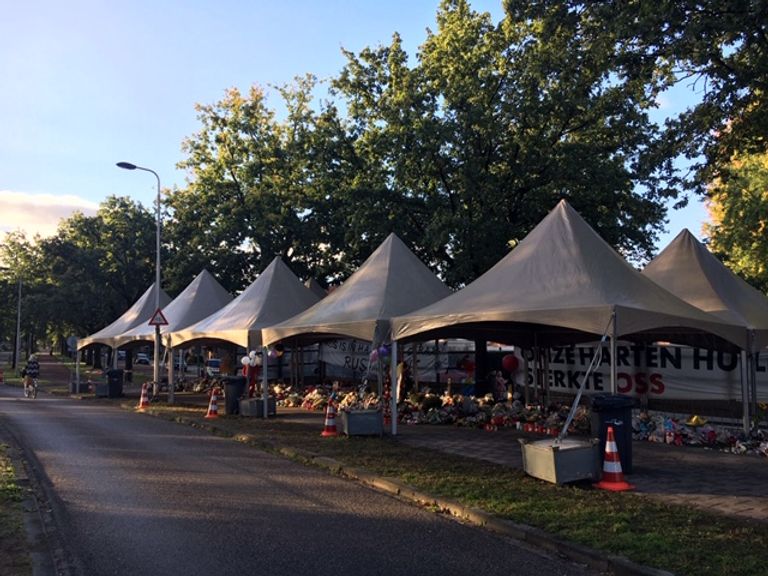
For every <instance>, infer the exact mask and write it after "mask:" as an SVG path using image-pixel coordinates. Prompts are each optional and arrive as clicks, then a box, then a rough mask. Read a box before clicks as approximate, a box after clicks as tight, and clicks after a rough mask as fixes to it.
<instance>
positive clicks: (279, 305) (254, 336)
mask: <svg viewBox="0 0 768 576" xmlns="http://www.w3.org/2000/svg"><path fill="white" fill-rule="evenodd" d="M317 301H318V297H317V296H316V295H315V294H313V293H312V291H311V290H309V289H308V288H307V287H306V286H304V285H303V284H302V283H301V281H300V280H299V279H298V278H297V277H296V275H295V274H294V273H293V272H291V270H290V268H288V266H286V265H285V263H284V262H283V261H282V260H281V259H280V258H279V257H277V258H275V259H274V260H272V262H271V263H270V265H269V266H267V268H266V269H265V270H264V271H263V272H262V273H261V274H260V275H259V277H258V278H257V279H256V280H255V281H254V282H253V283H252V284H251V285H250V286H248V288H246V289H245V290H244V291H243V292H242V293H241V294H240V295H239V296H238V297H237V298H235V299H234V300H232V301H231V302H230V303H229V304H227V305H226V306H224V307H223V308H221V309H219V310H218V311H217V312H214V313H213V314H211V315H210V316H207V317H206V318H203V319H202V320H200V321H198V322H196V323H194V324H192V325H190V326H187V327H185V328H183V329H181V330H177V331H174V332H171V344H172V345H173V346H174V347H176V346H179V345H181V344H190V343H192V342H195V343H200V344H202V343H214V342H222V341H223V342H230V343H232V344H236V345H238V346H241V347H243V348H246V349H250V350H253V349H256V348H259V347H260V346H261V343H262V337H261V331H262V328H264V327H265V326H269V325H270V324H276V323H278V322H281V321H282V320H285V319H286V318H289V317H291V316H293V315H294V314H296V313H298V312H300V311H302V310H304V309H306V308H307V307H308V306H311V305H312V304H314V303H315V302H317Z"/></svg>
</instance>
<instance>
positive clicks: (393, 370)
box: [389, 340, 397, 436]
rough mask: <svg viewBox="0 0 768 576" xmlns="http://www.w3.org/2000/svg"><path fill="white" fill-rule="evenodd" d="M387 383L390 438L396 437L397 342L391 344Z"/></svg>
mask: <svg viewBox="0 0 768 576" xmlns="http://www.w3.org/2000/svg"><path fill="white" fill-rule="evenodd" d="M389 381H390V382H391V383H392V384H391V385H390V390H391V391H392V399H391V400H390V402H391V413H392V430H391V432H392V436H397V340H395V341H393V342H392V359H391V361H390V363H389Z"/></svg>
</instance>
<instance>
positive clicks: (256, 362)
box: [240, 350, 261, 367]
mask: <svg viewBox="0 0 768 576" xmlns="http://www.w3.org/2000/svg"><path fill="white" fill-rule="evenodd" d="M240 362H241V363H242V365H243V366H251V367H253V366H261V356H259V355H258V353H257V352H256V350H251V351H250V352H249V353H248V356H243V357H242V358H241V359H240Z"/></svg>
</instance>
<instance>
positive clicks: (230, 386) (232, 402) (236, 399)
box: [224, 376, 245, 414]
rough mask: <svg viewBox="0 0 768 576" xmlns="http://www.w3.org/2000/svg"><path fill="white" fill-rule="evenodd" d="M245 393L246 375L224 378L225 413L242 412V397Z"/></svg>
mask: <svg viewBox="0 0 768 576" xmlns="http://www.w3.org/2000/svg"><path fill="white" fill-rule="evenodd" d="M244 393H245V376H226V377H225V378H224V400H225V402H224V413H225V414H240V398H241V397H242V396H243V394H244Z"/></svg>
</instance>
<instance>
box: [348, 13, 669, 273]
mask: <svg viewBox="0 0 768 576" xmlns="http://www.w3.org/2000/svg"><path fill="white" fill-rule="evenodd" d="M437 25H438V26H437V30H436V31H435V32H433V33H430V34H429V36H428V38H427V40H426V42H425V43H424V45H423V46H422V47H421V48H420V51H419V53H418V55H417V62H418V63H417V64H416V65H415V66H413V67H412V68H409V67H408V66H407V62H408V58H407V55H406V54H404V52H403V51H402V48H401V44H400V39H399V37H398V36H397V35H395V37H394V38H393V41H392V44H391V45H390V46H389V47H386V48H385V47H380V48H378V49H376V50H372V49H365V50H363V51H362V52H361V53H360V54H359V55H354V54H352V53H347V58H348V63H347V65H346V67H345V68H344V70H343V71H342V73H341V74H340V75H339V77H338V78H337V79H336V80H335V82H334V88H335V89H336V92H337V93H338V94H339V95H340V96H342V97H343V98H345V100H346V105H347V110H348V111H349V115H350V120H351V121H352V123H353V125H354V126H355V129H356V133H357V139H356V142H355V145H356V148H357V150H358V152H359V155H360V157H361V158H363V159H364V160H365V161H366V162H367V163H368V165H369V166H368V168H367V169H366V175H367V178H368V180H369V189H371V190H374V191H377V192H374V193H373V194H371V195H370V196H369V197H372V200H370V201H369V202H367V203H365V204H357V205H356V206H349V209H350V210H354V211H353V213H352V218H351V219H350V220H351V223H352V226H355V225H357V228H358V234H359V233H360V232H359V231H360V230H378V229H380V228H381V227H382V221H384V223H385V224H386V225H389V227H390V228H392V229H395V230H396V231H397V232H398V233H400V234H401V235H402V236H403V237H404V238H405V239H406V241H408V242H409V244H411V245H413V246H415V247H416V250H417V252H419V255H420V256H422V258H423V259H424V260H425V261H427V262H429V263H430V264H431V265H432V266H433V267H434V268H435V269H437V270H438V271H440V272H441V273H442V274H443V276H444V277H445V279H446V280H447V281H448V282H449V283H450V284H452V285H461V284H463V283H465V282H468V281H471V280H473V279H474V278H476V277H477V276H479V275H480V274H482V273H483V272H485V271H486V270H487V269H488V268H490V267H491V266H492V265H493V264H495V263H496V262H497V261H498V260H499V259H500V258H501V257H502V256H504V254H505V253H506V251H507V249H508V246H509V243H510V241H512V240H514V239H520V238H522V237H523V236H524V235H525V234H527V233H528V232H529V231H530V230H531V228H532V227H533V226H534V225H535V224H537V223H538V222H539V221H540V220H541V218H542V217H543V216H544V215H545V214H546V213H547V212H548V211H549V210H550V209H551V208H552V207H553V206H554V205H555V204H556V203H557V201H558V200H559V199H560V198H562V197H567V198H569V200H570V201H571V202H572V203H573V204H574V206H575V207H576V208H577V209H578V210H579V211H580V212H581V213H582V214H583V215H584V216H585V218H586V219H587V220H588V221H590V223H591V224H592V225H593V226H595V227H596V228H597V230H598V231H599V232H600V233H601V234H602V235H603V236H604V237H605V238H606V239H607V240H608V241H609V242H610V243H612V244H613V245H615V246H616V247H617V248H619V249H620V250H621V251H622V252H624V253H625V254H626V255H628V256H632V257H636V258H642V257H644V256H647V255H648V254H649V253H650V251H651V250H652V245H653V240H654V239H655V233H656V232H657V231H658V230H659V228H660V223H661V219H662V217H663V215H664V211H663V208H662V207H661V200H663V199H664V198H666V197H668V196H671V195H673V194H674V190H673V189H672V188H671V187H670V186H668V185H667V184H666V183H667V181H669V180H671V179H672V172H671V167H670V166H667V165H665V164H664V162H663V161H662V155H661V154H660V153H659V150H658V146H659V144H658V138H659V134H658V133H657V131H656V130H655V127H654V126H653V124H652V123H651V122H650V121H649V120H648V116H647V110H649V109H650V108H652V107H653V106H654V100H653V96H654V93H653V92H648V91H647V90H646V86H647V83H648V81H649V79H650V78H651V77H652V75H653V70H652V69H647V68H644V67H639V66H638V67H635V68H631V69H630V68H629V66H628V65H627V62H626V61H625V59H623V58H622V55H621V54H618V55H617V54H616V53H615V51H614V46H615V38H614V37H613V36H611V35H609V34H606V33H605V32H604V28H603V25H602V22H599V21H596V20H594V19H592V18H590V17H589V16H588V15H585V16H582V15H581V14H579V13H577V12H569V11H567V10H564V9H561V8H559V7H558V6H556V5H555V6H554V7H552V8H551V9H549V10H546V11H543V12H541V13H539V14H534V13H533V12H521V13H516V12H514V11H512V10H510V12H509V16H508V17H507V18H506V19H505V20H504V21H503V22H501V23H499V24H498V25H494V24H493V23H492V22H491V20H490V17H489V16H488V15H487V14H478V13H476V12H474V11H472V10H471V9H470V7H469V4H468V3H467V2H465V1H462V0H456V1H451V2H448V1H446V2H443V3H442V4H441V7H440V10H439V11H438V14H437ZM358 223H359V224H358Z"/></svg>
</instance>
